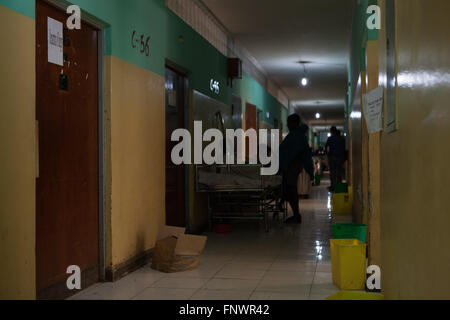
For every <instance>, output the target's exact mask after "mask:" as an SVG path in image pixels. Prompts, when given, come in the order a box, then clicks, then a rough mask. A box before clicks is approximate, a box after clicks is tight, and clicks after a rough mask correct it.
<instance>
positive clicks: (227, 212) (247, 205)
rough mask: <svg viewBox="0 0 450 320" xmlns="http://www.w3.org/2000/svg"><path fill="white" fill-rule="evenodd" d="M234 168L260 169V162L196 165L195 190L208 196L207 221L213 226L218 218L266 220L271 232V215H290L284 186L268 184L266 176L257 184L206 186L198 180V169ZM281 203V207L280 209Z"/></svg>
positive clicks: (220, 171) (226, 170) (221, 171)
mask: <svg viewBox="0 0 450 320" xmlns="http://www.w3.org/2000/svg"><path fill="white" fill-rule="evenodd" d="M232 168H254V169H256V168H259V169H260V168H261V165H213V166H205V165H197V166H196V167H195V184H196V187H195V188H196V192H199V193H206V194H207V195H208V221H209V227H210V229H212V226H213V222H214V221H215V220H221V221H223V220H263V221H264V226H265V230H266V232H269V230H270V225H269V214H270V213H273V214H277V215H278V217H279V216H280V213H281V214H282V218H283V219H286V217H287V204H286V203H285V202H284V201H280V199H281V192H282V190H281V185H280V186H277V187H273V186H266V184H265V177H264V176H260V183H259V184H258V185H251V186H250V185H239V184H233V185H226V184H222V185H215V186H214V187H211V186H206V185H203V184H201V183H200V182H199V170H201V169H209V170H210V172H211V170H212V171H216V172H215V173H223V171H224V170H225V172H226V173H231V170H232ZM280 206H281V208H280Z"/></svg>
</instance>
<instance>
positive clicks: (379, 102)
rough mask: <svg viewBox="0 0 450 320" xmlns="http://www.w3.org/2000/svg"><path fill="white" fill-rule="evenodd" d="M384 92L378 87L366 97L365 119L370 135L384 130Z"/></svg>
mask: <svg viewBox="0 0 450 320" xmlns="http://www.w3.org/2000/svg"><path fill="white" fill-rule="evenodd" d="M383 99H384V90H383V88H381V87H378V88H376V89H374V90H372V91H370V92H369V93H367V94H365V95H364V117H365V119H366V124H367V131H368V132H369V134H372V133H376V132H379V131H381V130H383Z"/></svg>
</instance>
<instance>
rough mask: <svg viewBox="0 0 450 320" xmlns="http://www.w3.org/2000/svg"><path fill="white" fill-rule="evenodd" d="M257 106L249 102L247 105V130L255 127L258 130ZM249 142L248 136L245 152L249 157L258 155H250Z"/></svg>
mask: <svg viewBox="0 0 450 320" xmlns="http://www.w3.org/2000/svg"><path fill="white" fill-rule="evenodd" d="M257 111H258V110H257V108H256V106H255V105H253V104H250V103H247V104H246V106H245V130H249V129H254V130H258V120H257ZM249 142H250V139H249V138H246V142H245V150H246V152H245V154H246V156H247V158H249V157H250V156H256V155H250V154H249V153H250V148H249Z"/></svg>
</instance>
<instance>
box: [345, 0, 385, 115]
mask: <svg viewBox="0 0 450 320" xmlns="http://www.w3.org/2000/svg"><path fill="white" fill-rule="evenodd" d="M358 2H359V4H358ZM377 4H378V1H377V0H360V1H358V0H354V8H355V9H354V12H353V25H352V39H351V48H350V62H349V67H348V82H349V94H348V100H347V107H348V108H350V107H351V106H352V104H353V99H354V98H355V90H356V86H357V84H358V78H359V74H360V73H361V71H365V70H366V50H365V48H366V43H367V41H369V40H377V39H378V31H377V30H368V28H367V19H368V18H369V16H370V14H368V13H367V8H368V7H369V6H370V5H377ZM347 110H349V109H347ZM348 113H350V111H348Z"/></svg>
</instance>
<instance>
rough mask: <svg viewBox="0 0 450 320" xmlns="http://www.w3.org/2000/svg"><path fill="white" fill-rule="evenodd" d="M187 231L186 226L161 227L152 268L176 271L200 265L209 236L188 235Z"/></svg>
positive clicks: (162, 270)
mask: <svg viewBox="0 0 450 320" xmlns="http://www.w3.org/2000/svg"><path fill="white" fill-rule="evenodd" d="M185 232H186V229H185V228H178V227H170V226H164V227H161V228H160V230H159V233H158V238H157V241H156V246H155V249H154V252H153V258H152V269H155V270H158V271H161V272H166V273H174V272H181V271H187V270H192V269H195V268H197V267H198V262H199V260H200V255H201V254H202V252H203V249H204V248H205V245H206V240H207V237H204V236H194V235H188V234H185Z"/></svg>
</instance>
